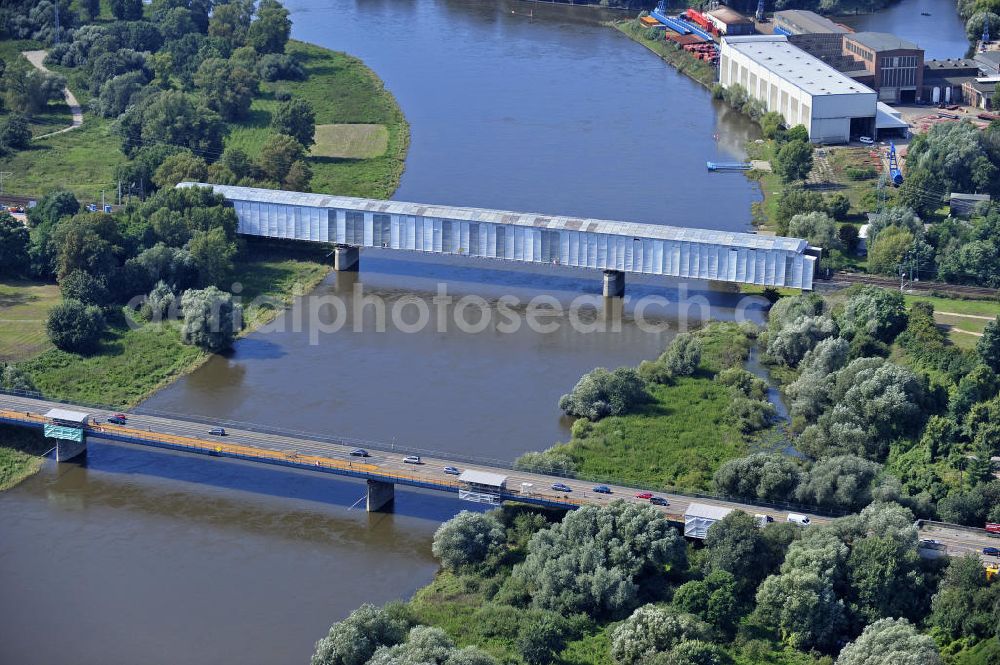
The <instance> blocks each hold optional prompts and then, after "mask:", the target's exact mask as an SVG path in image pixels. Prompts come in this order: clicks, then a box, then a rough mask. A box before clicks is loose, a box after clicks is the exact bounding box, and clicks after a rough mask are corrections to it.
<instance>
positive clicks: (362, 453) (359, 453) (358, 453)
mask: <svg viewBox="0 0 1000 665" xmlns="http://www.w3.org/2000/svg"><path fill="white" fill-rule="evenodd" d="M351 456H353V457H368V451H367V450H365V449H364V448H355V449H354V450H352V451H351Z"/></svg>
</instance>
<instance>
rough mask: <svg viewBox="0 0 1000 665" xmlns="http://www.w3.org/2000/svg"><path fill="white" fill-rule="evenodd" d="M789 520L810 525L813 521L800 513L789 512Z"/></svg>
mask: <svg viewBox="0 0 1000 665" xmlns="http://www.w3.org/2000/svg"><path fill="white" fill-rule="evenodd" d="M788 521H789V522H791V523H792V524H798V525H799V526H809V525H810V524H812V522H810V521H809V518H808V517H806V516H805V515H800V514H799V513H788Z"/></svg>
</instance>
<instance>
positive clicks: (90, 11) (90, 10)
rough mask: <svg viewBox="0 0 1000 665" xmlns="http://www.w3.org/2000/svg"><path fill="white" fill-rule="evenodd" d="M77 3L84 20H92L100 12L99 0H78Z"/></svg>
mask: <svg viewBox="0 0 1000 665" xmlns="http://www.w3.org/2000/svg"><path fill="white" fill-rule="evenodd" d="M78 4H79V6H80V12H81V13H82V14H83V19H84V20H85V21H88V22H92V21H93V20H94V19H96V18H97V17H98V16H100V14H101V0H80V2H79V3H78Z"/></svg>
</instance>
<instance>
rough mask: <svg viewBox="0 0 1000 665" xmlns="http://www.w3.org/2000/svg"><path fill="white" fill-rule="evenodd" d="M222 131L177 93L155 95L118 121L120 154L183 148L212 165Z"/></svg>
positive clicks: (219, 123) (204, 112)
mask: <svg viewBox="0 0 1000 665" xmlns="http://www.w3.org/2000/svg"><path fill="white" fill-rule="evenodd" d="M223 6H224V7H228V5H223ZM224 129H225V125H224V124H223V122H222V119H221V118H220V117H219V116H218V115H217V114H216V113H214V112H213V111H210V110H209V109H207V108H205V107H204V106H202V105H201V103H200V102H199V100H198V99H197V98H195V97H193V96H191V95H188V94H187V93H184V92H181V91H179V90H165V91H163V92H160V93H157V94H156V95H154V96H153V97H152V98H151V100H149V101H148V102H147V103H146V104H145V105H144V106H140V107H133V108H130V109H129V110H128V111H126V112H125V114H124V115H123V116H122V117H121V119H120V120H119V133H120V135H121V137H122V151H123V152H125V154H126V155H128V156H130V157H131V156H134V155H135V154H136V152H137V151H138V150H139V149H140V148H142V147H143V146H154V145H166V146H172V147H175V148H187V149H188V150H190V151H191V152H193V153H194V154H196V155H201V156H202V157H204V158H205V160H206V161H214V159H215V158H216V156H218V155H220V154H221V153H222V134H223V131H224Z"/></svg>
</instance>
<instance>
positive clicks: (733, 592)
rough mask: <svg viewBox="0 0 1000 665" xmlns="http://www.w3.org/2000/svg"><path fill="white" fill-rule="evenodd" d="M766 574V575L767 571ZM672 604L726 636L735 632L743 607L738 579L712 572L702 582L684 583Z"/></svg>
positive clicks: (723, 573)
mask: <svg viewBox="0 0 1000 665" xmlns="http://www.w3.org/2000/svg"><path fill="white" fill-rule="evenodd" d="M763 572H764V574H766V572H767V571H766V569H765V570H764V571H763ZM671 604H672V605H673V606H674V607H676V608H677V609H679V610H681V611H682V612H687V613H688V614H692V615H694V616H696V617H698V618H699V619H701V620H703V621H706V622H707V623H709V624H711V625H712V626H714V627H715V628H717V629H718V630H720V631H722V632H723V633H724V634H727V635H728V634H731V633H732V632H733V631H734V630H735V629H736V624H737V622H738V621H739V618H740V615H741V613H742V612H741V608H742V605H743V603H742V602H741V600H740V598H739V594H738V584H737V580H736V578H735V577H733V575H732V573H729V572H726V571H725V570H716V571H713V572H711V573H709V574H708V575H707V576H705V579H703V580H692V581H690V582H685V583H684V584H682V585H681V586H680V587H678V589H677V592H676V593H675V594H674V597H673V600H672V601H671Z"/></svg>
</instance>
